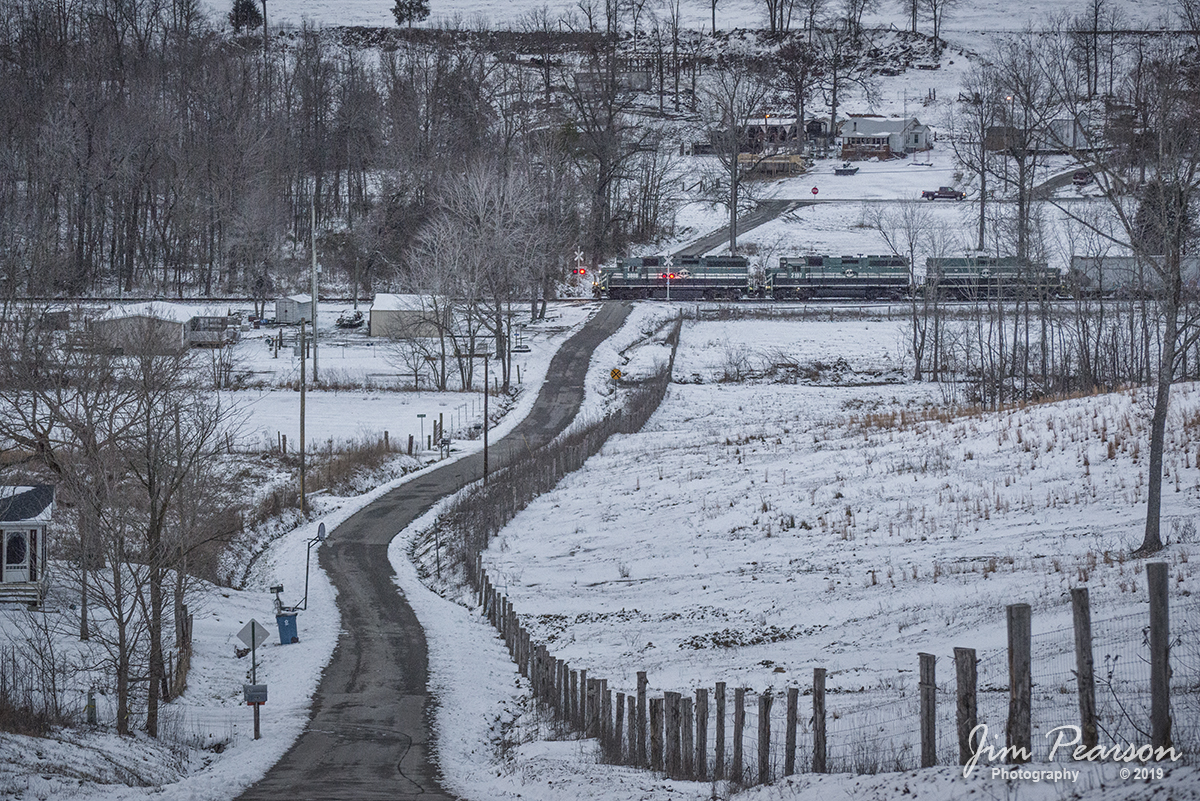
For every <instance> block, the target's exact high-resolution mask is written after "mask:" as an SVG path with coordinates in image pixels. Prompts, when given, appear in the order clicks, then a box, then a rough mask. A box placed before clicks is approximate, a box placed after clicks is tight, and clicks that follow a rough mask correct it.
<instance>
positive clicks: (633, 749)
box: [625, 693, 641, 765]
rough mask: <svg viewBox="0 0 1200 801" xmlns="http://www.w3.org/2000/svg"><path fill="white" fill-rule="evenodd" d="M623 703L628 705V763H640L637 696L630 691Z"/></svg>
mask: <svg viewBox="0 0 1200 801" xmlns="http://www.w3.org/2000/svg"><path fill="white" fill-rule="evenodd" d="M625 703H626V704H627V705H628V706H629V726H628V728H629V759H628V764H630V765H641V761H640V759H639V758H638V750H637V748H638V727H637V725H636V721H637V696H635V695H634V694H633V693H630V694H629V695H628V696H626V698H625Z"/></svg>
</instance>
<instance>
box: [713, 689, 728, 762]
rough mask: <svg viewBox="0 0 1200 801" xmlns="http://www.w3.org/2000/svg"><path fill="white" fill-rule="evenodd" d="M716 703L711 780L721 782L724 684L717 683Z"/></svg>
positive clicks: (723, 740) (723, 744)
mask: <svg viewBox="0 0 1200 801" xmlns="http://www.w3.org/2000/svg"><path fill="white" fill-rule="evenodd" d="M716 702H717V720H716V723H717V733H716V748H717V754H716V761H715V762H714V763H713V779H716V780H718V781H719V780H721V779H724V778H725V682H723V681H718V682H717V692H716Z"/></svg>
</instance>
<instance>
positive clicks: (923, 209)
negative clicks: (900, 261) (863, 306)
mask: <svg viewBox="0 0 1200 801" xmlns="http://www.w3.org/2000/svg"><path fill="white" fill-rule="evenodd" d="M873 222H874V227H875V230H876V231H878V232H879V235H880V236H882V237H883V241H884V243H886V244H887V246H888V248H889V249H890V250H891V251H892V252H893V253H895V254H896V255H897V256H904V257H905V258H906V259H908V265H909V291H910V297H911V299H912V300H911V303H910V304H909V312H910V313H909V325H910V326H911V331H910V335H911V340H910V346H911V348H912V354H913V361H914V362H915V366H914V368H913V380H914V381H920V380H921V378H922V375H923V373H922V365H923V364H924V361H925V346H926V343H927V340H928V336H927V335H928V323H929V320H930V315H929V313H928V312H929V304H931V303H935V302H936V298H932V297H930V295H929V294H926V293H918V292H917V264H918V256H919V255H921V254H925V253H930V252H931V251H932V249H933V238H934V232H935V229H936V226H935V224H934V220H933V214H932V213H931V212H930V210H929V208H928V207H927V206H926V205H925V204H922V203H921V201H919V200H904V201H900V203H899V204H898V205H896V206H880V207H878V211H877V212H876V214H875V216H874V221H873ZM922 304H923V305H924V309H922V308H921V306H922ZM922 311H924V312H925V313H924V314H922V313H921V312H922Z"/></svg>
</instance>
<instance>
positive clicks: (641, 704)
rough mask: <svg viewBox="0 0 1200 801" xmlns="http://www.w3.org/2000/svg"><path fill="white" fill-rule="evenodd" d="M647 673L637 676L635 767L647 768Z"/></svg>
mask: <svg viewBox="0 0 1200 801" xmlns="http://www.w3.org/2000/svg"><path fill="white" fill-rule="evenodd" d="M648 683H649V682H648V681H647V680H646V671H644V670H639V671H638V674H637V759H635V760H634V764H635V765H641V766H642V767H645V766H646V765H647V764H649V763H648V762H647V759H646V757H647V755H646V723H647V721H646V685H647V684H648Z"/></svg>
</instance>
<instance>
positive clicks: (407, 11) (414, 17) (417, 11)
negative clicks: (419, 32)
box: [392, 0, 429, 28]
mask: <svg viewBox="0 0 1200 801" xmlns="http://www.w3.org/2000/svg"><path fill="white" fill-rule="evenodd" d="M392 16H393V17H395V18H396V24H397V25H401V26H404V25H407V26H408V27H410V28H411V27H412V24H413V23H414V22H420V21H421V20H423V19H426V18H427V17H428V16H429V0H396V5H394V6H392Z"/></svg>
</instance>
